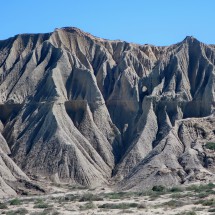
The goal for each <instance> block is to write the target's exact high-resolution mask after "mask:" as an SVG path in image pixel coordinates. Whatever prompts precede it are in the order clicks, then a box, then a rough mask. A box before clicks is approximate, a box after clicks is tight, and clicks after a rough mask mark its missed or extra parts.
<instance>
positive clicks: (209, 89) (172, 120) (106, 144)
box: [0, 28, 215, 195]
mask: <svg viewBox="0 0 215 215" xmlns="http://www.w3.org/2000/svg"><path fill="white" fill-rule="evenodd" d="M214 82H215V46H213V45H205V44H203V43H201V42H199V41H198V40H196V39H195V38H193V37H187V38H185V40H183V41H182V42H180V43H177V44H175V45H172V46H169V47H155V46H151V45H136V44H130V43H127V42H123V41H109V40H104V39H100V38H97V37H94V36H92V35H90V34H87V33H84V32H82V31H80V30H79V29H76V28H62V29H56V30H55V31H54V32H53V33H47V34H22V35H17V36H15V37H13V38H9V39H7V40H4V41H0V120H1V136H0V146H1V147H0V148H1V149H0V169H1V172H0V195H1V193H2V192H5V193H6V192H7V190H6V191H5V186H6V187H9V188H7V189H9V193H12V194H13V192H15V191H14V189H13V188H11V186H10V184H11V183H8V177H7V174H4V171H7V172H8V174H12V175H13V177H14V180H18V179H19V176H22V177H24V178H25V180H29V179H28V177H27V176H26V175H25V174H24V173H23V172H22V171H24V172H25V173H26V174H27V175H28V174H29V175H38V176H46V177H47V178H49V179H50V180H53V181H55V182H69V183H73V184H82V185H86V186H92V187H93V186H98V185H101V184H116V185H117V186H119V187H120V188H123V189H147V188H150V187H152V186H153V185H156V184H163V185H168V186H171V185H176V184H181V183H189V182H194V181H197V180H201V181H205V180H206V181H207V180H214V174H215V171H214V162H215V158H214V154H213V151H210V150H207V149H205V147H204V144H205V143H207V142H209V141H215V118H214V115H213V111H214V104H215V103H214V101H215V83H214ZM7 154H8V155H10V157H9V156H8V155H7ZM11 158H12V159H13V161H14V162H15V163H16V164H17V165H18V166H19V167H20V168H21V169H22V171H21V170H20V169H19V167H17V166H16V165H15V163H14V162H13V161H12V160H11ZM5 160H7V162H6V161H5ZM8 162H9V163H10V165H8ZM17 171H18V173H19V174H17ZM10 189H13V191H11V190H10Z"/></svg>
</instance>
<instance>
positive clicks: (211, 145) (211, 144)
mask: <svg viewBox="0 0 215 215" xmlns="http://www.w3.org/2000/svg"><path fill="white" fill-rule="evenodd" d="M205 148H207V149H210V150H215V142H208V143H206V144H205Z"/></svg>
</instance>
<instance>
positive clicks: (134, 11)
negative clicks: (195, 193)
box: [0, 0, 215, 45]
mask: <svg viewBox="0 0 215 215" xmlns="http://www.w3.org/2000/svg"><path fill="white" fill-rule="evenodd" d="M0 20H1V28H0V40H2V39H6V38H8V37H11V36H14V35H15V34H19V33H42V32H50V31H53V30H54V29H55V28H59V27H66V26H73V27H78V28H80V29H82V30H84V31H86V32H89V33H91V34H93V35H95V36H99V37H102V38H106V39H121V40H126V41H128V42H134V43H139V44H145V43H149V44H154V45H169V44H173V43H176V42H179V41H181V40H183V39H184V38H185V37H186V36H187V35H192V36H194V37H196V38H197V39H199V40H200V41H202V42H205V43H210V44H215V0H76V1H75V0H20V1H17V0H14V1H12V0H2V2H1V12H0Z"/></svg>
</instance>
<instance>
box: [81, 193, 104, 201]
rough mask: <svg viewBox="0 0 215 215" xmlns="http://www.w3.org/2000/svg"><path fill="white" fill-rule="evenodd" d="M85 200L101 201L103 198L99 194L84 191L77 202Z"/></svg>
mask: <svg viewBox="0 0 215 215" xmlns="http://www.w3.org/2000/svg"><path fill="white" fill-rule="evenodd" d="M87 201H91V202H92V201H103V198H102V197H100V196H96V195H93V194H91V193H86V194H84V195H83V196H82V197H81V198H80V200H79V202H87Z"/></svg>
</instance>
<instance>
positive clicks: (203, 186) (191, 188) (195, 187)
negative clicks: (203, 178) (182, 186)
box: [186, 183, 215, 193]
mask: <svg viewBox="0 0 215 215" xmlns="http://www.w3.org/2000/svg"><path fill="white" fill-rule="evenodd" d="M213 188H215V185H214V184H213V183H209V184H201V185H191V186H189V187H187V188H186V190H188V191H194V192H197V193H200V192H204V191H205V192H209V193H210V192H214V191H213V190H212V189H213Z"/></svg>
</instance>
